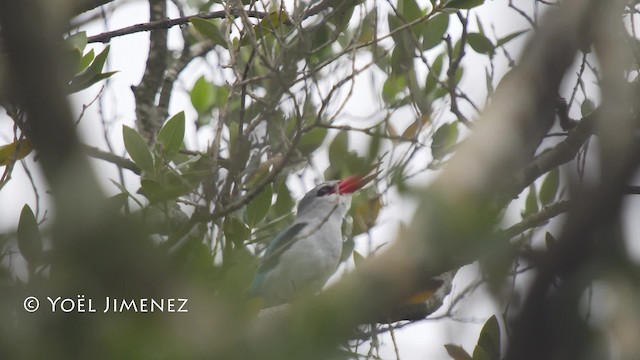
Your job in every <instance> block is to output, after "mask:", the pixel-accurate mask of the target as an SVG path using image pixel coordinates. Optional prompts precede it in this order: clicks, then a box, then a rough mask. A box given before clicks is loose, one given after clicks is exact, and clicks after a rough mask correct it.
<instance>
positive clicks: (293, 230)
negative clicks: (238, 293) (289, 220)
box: [249, 222, 307, 297]
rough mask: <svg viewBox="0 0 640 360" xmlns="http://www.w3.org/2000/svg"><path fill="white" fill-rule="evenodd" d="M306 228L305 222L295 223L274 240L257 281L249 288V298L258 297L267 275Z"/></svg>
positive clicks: (261, 264) (257, 275)
mask: <svg viewBox="0 0 640 360" xmlns="http://www.w3.org/2000/svg"><path fill="white" fill-rule="evenodd" d="M305 226H307V223H305V222H300V223H295V224H293V225H291V226H289V227H288V228H286V229H285V230H284V231H283V232H281V233H280V234H278V235H276V237H275V238H273V240H272V241H271V243H270V244H269V246H267V250H266V251H265V252H264V256H263V257H262V262H261V263H260V267H259V268H258V273H257V274H256V277H255V279H253V283H252V284H251V288H249V296H251V297H254V296H257V295H258V293H259V291H260V288H261V287H262V283H263V282H264V277H265V275H266V273H267V272H268V271H269V270H270V269H273V268H274V267H275V266H276V265H277V264H278V261H279V260H280V255H282V253H284V252H285V251H286V250H287V249H288V248H289V247H291V245H293V243H294V242H295V240H296V235H298V234H299V233H300V231H301V230H302V229H303V228H304V227H305Z"/></svg>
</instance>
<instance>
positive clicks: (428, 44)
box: [421, 13, 449, 51]
mask: <svg viewBox="0 0 640 360" xmlns="http://www.w3.org/2000/svg"><path fill="white" fill-rule="evenodd" d="M425 25H426V26H425V27H424V31H423V33H422V44H421V49H422V51H426V50H429V49H432V48H434V47H435V46H436V45H438V44H440V42H441V41H442V39H443V38H444V35H445V34H446V33H447V29H448V28H449V14H445V13H441V14H438V15H435V16H433V17H432V18H430V19H429V20H427V22H426V23H425Z"/></svg>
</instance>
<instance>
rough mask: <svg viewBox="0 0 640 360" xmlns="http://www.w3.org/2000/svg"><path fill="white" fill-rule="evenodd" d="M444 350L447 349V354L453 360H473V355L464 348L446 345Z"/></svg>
mask: <svg viewBox="0 0 640 360" xmlns="http://www.w3.org/2000/svg"><path fill="white" fill-rule="evenodd" d="M444 348H445V349H447V353H448V354H449V356H451V358H452V359H453V360H472V359H471V355H469V353H467V352H466V351H465V349H463V348H462V346H458V345H453V344H446V345H444Z"/></svg>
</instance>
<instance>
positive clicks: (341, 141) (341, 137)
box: [329, 131, 349, 171]
mask: <svg viewBox="0 0 640 360" xmlns="http://www.w3.org/2000/svg"><path fill="white" fill-rule="evenodd" d="M348 152H349V134H348V133H347V132H346V131H341V132H339V133H338V135H336V137H335V138H333V141H332V142H331V145H329V163H330V164H331V167H332V168H333V169H334V170H337V171H339V170H340V168H341V167H342V165H343V164H344V162H345V155H347V153H348Z"/></svg>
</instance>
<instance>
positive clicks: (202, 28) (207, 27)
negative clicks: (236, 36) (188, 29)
mask: <svg viewBox="0 0 640 360" xmlns="http://www.w3.org/2000/svg"><path fill="white" fill-rule="evenodd" d="M189 22H191V24H193V27H195V28H196V30H198V31H199V32H200V33H201V34H202V35H204V36H206V37H207V38H209V40H211V41H213V43H214V44H216V45H220V46H222V47H223V48H225V49H226V48H227V42H226V41H225V39H224V37H223V36H222V33H221V32H220V29H219V28H218V26H217V25H216V24H215V23H214V21H213V20H205V19H200V18H192V19H191V20H189Z"/></svg>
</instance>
